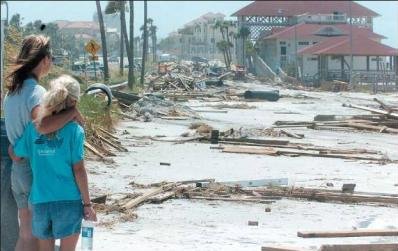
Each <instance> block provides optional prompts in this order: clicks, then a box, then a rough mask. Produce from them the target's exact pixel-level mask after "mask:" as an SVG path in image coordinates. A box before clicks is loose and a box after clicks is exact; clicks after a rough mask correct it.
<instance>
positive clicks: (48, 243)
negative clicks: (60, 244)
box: [39, 239, 55, 251]
mask: <svg viewBox="0 0 398 251" xmlns="http://www.w3.org/2000/svg"><path fill="white" fill-rule="evenodd" d="M54 247H55V240H54V239H48V240H39V250H40V251H54Z"/></svg>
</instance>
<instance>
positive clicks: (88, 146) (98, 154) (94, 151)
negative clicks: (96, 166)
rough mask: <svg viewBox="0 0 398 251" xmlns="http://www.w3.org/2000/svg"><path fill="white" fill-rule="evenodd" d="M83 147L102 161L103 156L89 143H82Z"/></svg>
mask: <svg viewBox="0 0 398 251" xmlns="http://www.w3.org/2000/svg"><path fill="white" fill-rule="evenodd" d="M84 146H85V147H86V148H87V149H89V150H90V151H92V152H93V153H94V154H95V155H97V156H98V157H100V158H101V159H104V158H105V156H104V155H103V154H102V153H100V152H99V151H98V150H97V149H96V148H95V147H93V146H92V145H91V144H90V143H88V142H84Z"/></svg>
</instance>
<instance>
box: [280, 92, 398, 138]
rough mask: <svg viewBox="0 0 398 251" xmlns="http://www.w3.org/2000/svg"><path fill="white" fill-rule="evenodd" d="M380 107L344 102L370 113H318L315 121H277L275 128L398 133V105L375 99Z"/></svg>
mask: <svg viewBox="0 0 398 251" xmlns="http://www.w3.org/2000/svg"><path fill="white" fill-rule="evenodd" d="M374 101H376V102H377V103H378V104H379V106H380V107H379V108H371V107H367V106H359V105H354V104H343V106H344V107H348V108H354V109H359V110H363V111H369V112H371V113H372V114H370V115H351V116H348V115H345V116H341V115H317V116H315V118H314V121H276V122H275V123H274V125H275V126H274V128H292V127H307V128H311V129H331V130H333V129H337V130H338V129H343V130H344V129H355V130H367V131H375V132H380V133H390V134H398V107H393V106H389V105H386V104H385V103H384V102H382V101H380V100H378V99H376V98H375V99H374Z"/></svg>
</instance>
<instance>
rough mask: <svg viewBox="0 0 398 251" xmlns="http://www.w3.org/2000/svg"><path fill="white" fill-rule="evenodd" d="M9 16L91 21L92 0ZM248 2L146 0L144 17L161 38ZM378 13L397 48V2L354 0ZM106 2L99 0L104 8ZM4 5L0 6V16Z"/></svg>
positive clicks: (15, 4) (24, 6)
mask: <svg viewBox="0 0 398 251" xmlns="http://www.w3.org/2000/svg"><path fill="white" fill-rule="evenodd" d="M8 2H9V8H10V10H9V11H10V12H9V15H10V17H11V16H12V15H13V14H15V13H19V14H20V15H21V16H22V17H23V20H22V23H23V24H26V23H28V22H30V21H34V20H37V19H40V20H42V21H43V22H51V21H54V20H71V21H91V20H92V19H93V14H94V13H95V12H96V5H95V1H8ZM251 2H252V1H148V17H151V18H152V19H153V20H154V24H155V25H156V26H157V27H158V37H159V38H164V37H166V36H167V34H169V33H170V32H172V31H175V30H177V29H178V28H181V27H182V26H183V25H184V24H185V23H188V22H189V21H191V20H193V19H195V18H197V17H199V16H200V15H203V14H205V13H207V12H221V13H223V14H225V15H226V16H227V17H228V18H232V17H230V15H231V14H232V13H234V12H236V11H237V10H239V9H240V8H242V7H244V6H246V5H248V4H249V3H251ZM356 2H358V3H359V4H361V5H363V6H365V7H367V8H369V9H371V10H373V11H375V12H377V13H379V14H380V15H381V16H380V17H377V18H375V19H374V25H373V27H374V32H376V33H378V34H381V35H384V36H385V37H387V39H384V40H383V43H385V44H387V45H389V46H392V47H394V48H398V1H356ZM106 4H107V1H101V7H102V9H103V10H104V9H105V6H106ZM4 9H5V8H2V12H1V14H2V18H3V16H4V13H5V11H4ZM143 9H144V8H143V1H135V14H136V17H135V25H134V26H135V30H137V31H138V30H139V27H141V26H142V24H143Z"/></svg>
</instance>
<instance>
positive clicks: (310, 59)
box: [307, 57, 318, 61]
mask: <svg viewBox="0 0 398 251" xmlns="http://www.w3.org/2000/svg"><path fill="white" fill-rule="evenodd" d="M307 61H318V58H317V57H312V58H307Z"/></svg>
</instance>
